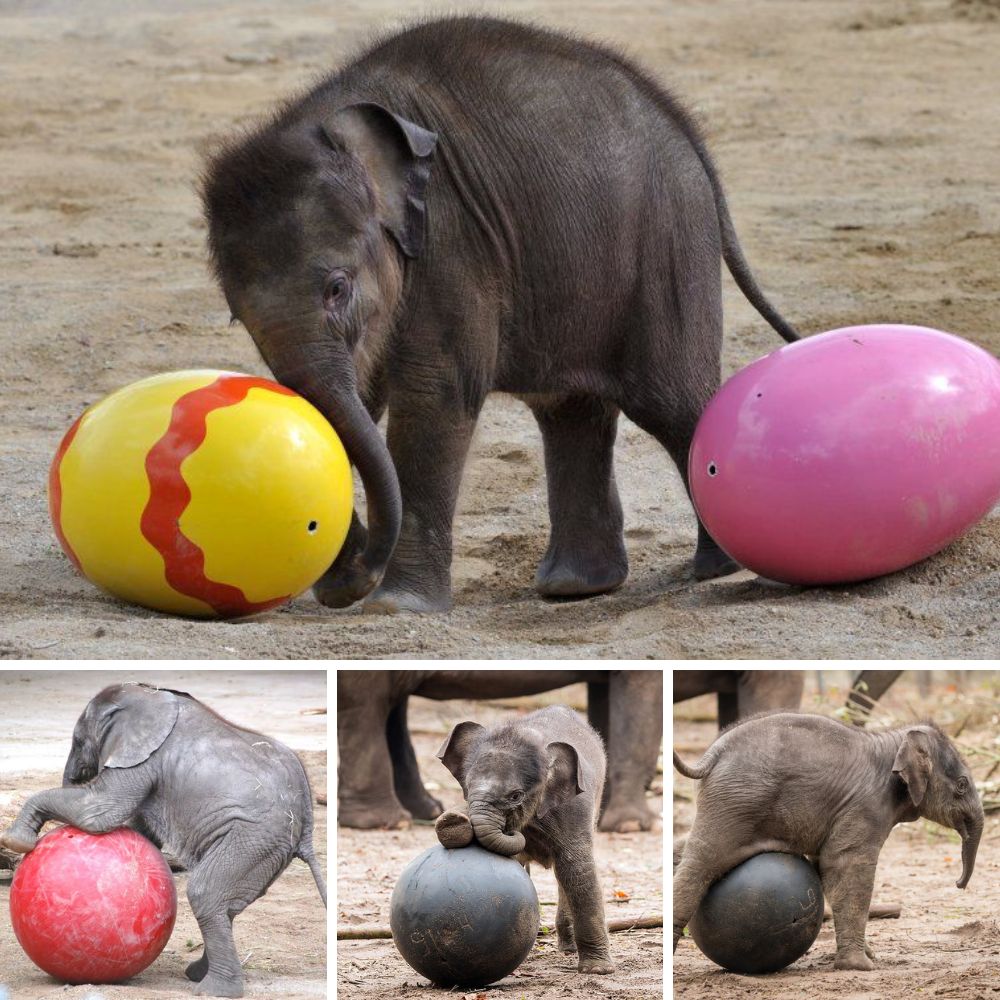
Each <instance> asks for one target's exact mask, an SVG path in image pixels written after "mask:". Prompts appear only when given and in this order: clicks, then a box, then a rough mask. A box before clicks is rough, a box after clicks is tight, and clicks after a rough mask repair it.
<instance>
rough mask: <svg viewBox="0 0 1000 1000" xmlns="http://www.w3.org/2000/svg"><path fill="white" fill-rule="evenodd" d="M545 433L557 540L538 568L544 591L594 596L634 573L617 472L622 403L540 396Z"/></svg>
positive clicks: (538, 413) (535, 405) (536, 406)
mask: <svg viewBox="0 0 1000 1000" xmlns="http://www.w3.org/2000/svg"><path fill="white" fill-rule="evenodd" d="M529 405H530V406H531V410H532V412H533V413H534V415H535V420H536V421H537V422H538V426H539V428H540V429H541V432H542V442H543V444H544V448H545V478H546V481H547V486H548V497H549V523H550V532H549V545H548V549H547V550H546V552H545V556H544V557H543V559H542V562H541V564H540V565H539V567H538V572H537V573H536V574H535V587H536V589H537V590H538V592H539V593H540V594H542V595H543V596H544V597H587V596H590V595H592V594H604V593H607V592H608V591H611V590H615V589H616V588H618V587H620V586H621V585H622V584H623V583H624V582H625V579H626V577H627V576H628V556H627V555H626V552H625V536H624V534H623V530H622V529H623V524H624V520H623V516H622V505H621V501H620V499H619V497H618V487H617V485H616V483H615V473H614V446H615V436H616V435H617V433H618V407H617V406H615V405H614V404H613V403H609V402H606V401H605V400H602V399H599V398H598V397H596V396H560V397H556V398H543V399H537V398H533V399H531V400H530V402H529Z"/></svg>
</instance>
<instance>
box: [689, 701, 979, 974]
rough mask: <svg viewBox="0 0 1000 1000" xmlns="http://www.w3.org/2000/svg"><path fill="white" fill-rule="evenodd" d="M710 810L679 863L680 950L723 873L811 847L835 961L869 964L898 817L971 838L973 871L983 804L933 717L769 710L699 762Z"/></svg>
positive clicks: (701, 810) (693, 774)
mask: <svg viewBox="0 0 1000 1000" xmlns="http://www.w3.org/2000/svg"><path fill="white" fill-rule="evenodd" d="M674 767H676V768H677V770H678V771H680V772H681V774H684V775H686V776H687V777H689V778H696V779H698V780H700V781H701V785H700V787H699V789H698V811H697V814H696V816H695V820H694V825H693V827H692V829H691V834H690V836H689V837H688V839H687V843H686V844H685V845H684V849H683V853H682V855H681V858H680V864H679V865H678V866H677V868H676V871H675V873H674V950H676V949H677V942H678V940H679V939H680V936H681V934H682V932H683V930H684V928H685V926H687V923H688V921H689V920H690V919H691V918H692V916H694V913H695V911H696V910H697V909H698V906H699V904H700V903H701V900H702V897H703V896H704V895H705V893H706V892H707V891H708V889H709V887H710V886H711V885H712V883H714V882H716V881H717V880H718V879H719V878H721V877H722V876H723V875H724V874H725V873H726V872H728V871H729V870H731V869H732V868H735V867H736V866H737V865H739V864H742V862H744V861H746V860H747V859H748V858H751V857H753V856H754V855H755V854H761V853H763V852H765V851H783V852H786V853H788V854H800V855H807V856H808V857H810V858H812V859H814V860H815V861H816V863H817V865H818V870H819V875H820V879H821V880H822V883H823V893H824V895H825V896H826V898H827V900H828V902H829V903H830V907H831V909H832V910H833V921H834V929H835V932H836V938H837V955H836V959H835V961H834V967H835V968H837V969H856V970H860V971H868V970H870V969H873V968H874V964H873V961H872V959H873V958H874V955H873V953H872V950H871V948H870V947H869V946H868V944H867V942H866V940H865V927H866V924H867V921H868V911H869V904H870V902H871V896H872V889H873V887H874V884H875V867H876V865H877V864H878V856H879V852H880V851H881V849H882V844H883V843H884V842H885V839H886V838H887V837H888V836H889V833H890V832H891V831H892V828H893V827H894V826H895V825H896V824H897V823H910V822H913V821H914V820H916V819H919V818H920V817H926V818H927V819H930V820H933V821H934V822H935V823H940V824H941V825H942V826H947V827H950V828H951V829H952V830H956V831H958V833H959V835H960V836H961V838H962V875H961V878H960V879H959V880H958V883H957V886H958V888H959V889H964V888H965V886H966V885H967V884H968V882H969V879H970V878H971V877H972V870H973V868H974V866H975V863H976V851H977V850H978V848H979V839H980V837H981V836H982V832H983V822H984V816H983V804H982V802H981V801H980V798H979V794H978V792H977V791H976V786H975V783H974V781H973V778H972V774H971V772H970V771H969V768H968V766H967V765H966V763H965V762H964V761H963V760H962V758H961V756H960V755H959V753H958V751H957V750H956V749H955V746H954V744H953V743H952V742H951V740H950V739H948V737H947V736H946V735H945V734H944V733H943V732H942V731H941V730H940V729H939V728H938V727H937V726H935V725H933V724H932V723H927V724H920V725H913V726H905V727H903V728H900V729H890V730H885V731H882V732H877V731H867V730H862V729H858V728H856V727H854V726H846V725H843V724H841V723H839V722H835V721H834V720H832V719H827V718H824V717H822V716H815V715H797V714H791V713H778V714H772V715H764V716H758V717H756V718H753V719H748V720H746V721H745V722H741V723H739V724H737V725H735V726H733V727H732V728H730V729H728V730H726V732H724V733H722V735H720V736H719V737H718V739H716V741H715V742H714V743H713V744H712V745H711V746H710V747H709V749H708V751H707V752H706V753H705V756H704V757H702V759H701V760H700V761H699V762H698V763H697V764H694V765H687V764H685V763H684V762H683V761H681V759H680V758H679V757H678V756H677V753H676V752H675V753H674Z"/></svg>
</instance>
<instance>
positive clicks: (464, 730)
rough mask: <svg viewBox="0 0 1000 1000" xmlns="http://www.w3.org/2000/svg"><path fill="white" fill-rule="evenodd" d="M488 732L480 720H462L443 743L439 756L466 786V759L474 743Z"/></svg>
mask: <svg viewBox="0 0 1000 1000" xmlns="http://www.w3.org/2000/svg"><path fill="white" fill-rule="evenodd" d="M485 732H486V727H485V726H481V725H479V723H478V722H460V723H459V724H458V725H457V726H455V728H454V729H453V730H452V731H451V732H450V733H449V734H448V738H447V739H446V740H445V741H444V743H442V744H441V749H440V750H438V752H437V758H438V760H439V761H441V763H442V764H444V766H445V767H446V768H448V770H449V771H451V773H452V774H453V775H454V776H455V780H456V781H458V783H459V784H460V785H461V786H462V788H465V781H464V780H463V779H464V777H465V759H466V757H468V755H469V750H470V749H471V748H472V744H473V743H475V742H476V741H477V740H478V739H479V738H480V737H481V736H482V735H483V733H485Z"/></svg>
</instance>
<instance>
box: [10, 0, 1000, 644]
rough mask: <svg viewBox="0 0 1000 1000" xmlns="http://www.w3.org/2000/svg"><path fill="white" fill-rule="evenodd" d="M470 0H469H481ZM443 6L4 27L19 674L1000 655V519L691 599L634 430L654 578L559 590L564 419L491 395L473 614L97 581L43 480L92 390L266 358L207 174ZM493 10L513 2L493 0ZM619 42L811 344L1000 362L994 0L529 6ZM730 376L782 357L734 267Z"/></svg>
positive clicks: (473, 528)
mask: <svg viewBox="0 0 1000 1000" xmlns="http://www.w3.org/2000/svg"><path fill="white" fill-rule="evenodd" d="M449 7H450V9H452V10H471V9H473V8H472V7H471V6H469V5H467V4H465V3H462V2H458V3H453V4H451V5H449ZM440 9H441V5H440V4H438V3H436V2H435V3H422V2H415V0H410V2H406V0H358V2H353V3H338V4H333V5H330V4H321V3H302V2H297V3H288V4H278V3H275V2H274V0H271V2H266V0H246V2H242V3H240V4H231V3H223V2H221V0H214V2H213V0H193V2H188V3H184V4H164V3H161V2H159V0H137V2H135V3H130V4H129V5H128V8H127V13H126V12H125V10H124V8H122V6H121V5H120V4H119V3H117V2H115V0H92V2H89V3H87V4H85V5H80V4H75V3H71V2H69V0H21V2H18V3H14V4H6V5H4V7H3V10H2V11H0V84H2V86H0V177H3V185H2V188H3V190H2V197H0V274H2V278H0V304H2V308H0V479H2V482H3V484H4V489H3V491H2V492H0V606H2V607H3V609H4V615H3V621H2V622H0V654H2V655H5V656H8V657H16V658H22V657H49V658H51V657H55V658H75V657H88V658H105V657H113V658H122V657H174V656H181V657H185V658H196V657H211V658H227V657H265V658H273V657H323V656H338V657H424V656H465V657H479V656H483V657H529V658H534V657H636V658H641V657H667V658H671V657H711V658H733V657H765V658H769V657H792V658H799V657H829V656H837V657H847V658H856V657H874V658H882V657H904V658H926V657H962V658H973V657H984V656H989V655H992V654H993V653H994V652H995V650H996V648H997V639H998V635H1000V623H998V611H997V605H996V603H995V602H996V596H997V593H998V592H1000V516H998V513H1000V512H998V511H994V512H993V515H992V516H991V517H990V518H988V519H987V520H986V521H985V522H983V523H981V524H980V525H979V526H978V527H977V528H975V529H974V530H973V531H971V532H970V533H969V534H968V535H967V536H966V537H965V538H964V539H963V540H961V541H960V542H958V543H957V544H955V545H953V546H952V547H951V548H950V549H948V550H947V551H946V552H944V553H942V554H940V555H939V556H937V557H935V558H933V559H931V560H930V561H928V562H926V563H924V564H921V565H918V566H916V567H913V568H911V569H909V570H907V571H904V572H902V573H898V574H896V575H894V576H890V577H887V578H883V579H881V580H877V581H874V582H871V583H867V584H864V585H859V586H851V587H841V588H823V589H815V590H806V591H802V590H798V589H794V588H787V587H780V586H773V585H767V584H764V583H762V582H760V581H759V580H758V579H757V578H756V577H755V576H754V575H753V574H751V573H748V572H744V573H741V574H739V575H737V576H733V577H729V578H727V579H724V580H722V581H718V582H714V583H701V584H699V583H695V582H694V581H693V580H692V579H691V577H690V575H689V564H688V560H689V558H690V555H691V552H692V549H693V543H694V537H695V522H694V518H693V515H692V512H691V508H690V506H689V505H688V504H687V502H686V500H685V499H684V496H683V491H682V489H681V485H680V480H679V477H678V475H677V473H676V470H675V469H674V467H673V466H672V464H671V463H670V462H669V461H668V459H667V458H666V456H665V454H664V453H663V452H662V450H661V449H660V447H659V446H658V445H657V444H656V443H655V442H654V441H653V440H652V439H651V438H649V437H647V436H646V435H645V434H643V433H642V432H640V431H639V430H638V429H637V428H636V427H634V426H633V425H631V424H629V423H628V422H623V424H622V427H621V432H620V437H619V446H618V452H617V468H618V473H617V474H618V481H619V484H620V488H621V494H622V498H623V503H624V508H625V519H626V529H627V540H628V546H629V555H630V560H631V566H632V572H631V577H630V579H629V581H628V583H627V584H626V586H625V587H624V588H622V589H621V590H620V591H619V592H618V593H616V594H612V595H608V596H604V597H600V598H596V599H592V600H588V601H584V602H575V603H573V602H570V603H551V602H545V601H543V600H541V599H539V598H538V597H537V596H536V595H535V593H534V591H533V589H532V580H533V574H534V570H535V567H536V565H537V563H538V561H539V559H540V557H541V555H542V553H543V551H544V549H545V545H546V539H547V531H548V526H547V515H546V505H545V484H544V474H543V469H542V461H541V447H540V440H539V436H538V432H537V430H536V427H535V425H534V422H533V419H532V417H531V415H530V414H529V412H528V410H527V409H526V408H525V407H524V406H523V405H522V404H520V403H518V402H516V401H514V400H512V399H510V398H507V397H499V396H498V397H494V398H491V399H490V401H489V402H488V405H487V407H486V410H485V412H484V414H483V417H482V420H481V422H480V426H479V430H478V434H477V438H476V441H475V442H474V444H473V448H472V452H471V455H470V458H469V462H468V464H467V467H466V475H465V479H464V485H463V492H462V496H461V500H460V505H459V512H458V516H457V521H456V525H455V538H456V546H455V548H456V560H455V590H456V607H455V609H454V611H452V612H451V613H450V614H447V615H444V616H436V617H433V618H421V617H415V616H412V615H403V616H400V617H396V618H392V619H385V618H374V619H373V618H370V617H366V616H363V615H361V614H360V613H359V612H357V611H350V612H340V613H337V612H333V611H329V610H326V609H323V608H321V607H319V606H318V605H317V604H316V603H315V602H314V601H313V600H312V598H311V597H310V596H305V597H303V598H300V599H299V600H296V601H295V602H293V603H292V604H291V606H290V607H288V608H287V609H285V610H281V611H275V612H272V613H269V614H265V615H262V616H260V617H259V618H256V619H254V620H253V621H249V622H244V623H239V624H221V623H208V624H206V623H192V622H188V621H181V620H176V619H170V618H165V617H161V616H159V615H155V614H152V613H148V612H145V611H142V610H138V609H135V608H129V607H125V606H123V605H122V604H120V603H118V602H116V601H115V600H113V599H111V598H109V597H107V596H104V595H103V594H100V593H98V592H97V591H96V590H95V589H94V588H92V587H91V586H90V585H89V584H88V583H87V582H86V581H84V580H82V579H81V578H79V577H78V576H77V575H76V574H75V573H74V572H73V570H72V568H71V566H70V564H69V562H68V561H67V559H66V558H65V557H64V556H63V555H62V553H61V552H60V550H59V548H58V546H57V544H56V541H55V539H54V537H53V534H52V531H51V529H50V525H49V519H48V514H47V508H46V501H45V476H46V470H47V468H48V465H49V462H50V460H51V458H52V455H53V453H54V451H55V448H56V445H57V444H58V442H59V440H60V438H61V436H62V434H63V433H64V431H65V430H66V428H67V427H68V426H69V424H70V423H71V422H72V421H73V420H74V419H75V418H76V416H77V415H78V414H79V413H80V411H81V410H82V409H83V408H84V406H85V405H86V404H87V403H90V402H93V401H95V400H96V399H98V398H100V397H101V396H103V395H104V394H105V393H107V392H109V391H110V390H112V389H115V388H117V387H119V386H121V385H123V384H126V383H128V382H131V381H132V380H134V379H137V378H140V377H142V376H146V375H149V374H152V373H156V372H161V371H166V370H170V369H178V368H188V367H195V366H198V367H214V368H229V369H236V370H245V371H251V372H255V373H263V372H264V369H263V368H262V365H261V362H260V361H259V359H258V357H257V355H256V353H255V350H254V348H253V346H252V344H251V341H250V339H249V337H248V336H247V335H246V333H245V332H244V331H243V330H242V329H230V328H229V327H228V318H229V317H228V312H227V310H226V308H225V304H224V302H223V299H222V297H221V294H220V293H219V292H218V291H217V290H216V288H215V287H214V286H213V284H212V282H211V281H210V279H209V275H208V271H207V268H206V266H205V252H204V235H205V234H204V226H203V223H202V221H201V220H200V217H199V207H198V203H197V198H196V195H195V187H194V183H195V178H196V176H197V173H198V169H199V163H200V158H201V155H202V153H203V152H204V151H205V150H206V149H207V148H208V147H209V144H210V142H211V141H212V139H213V137H217V136H219V135H221V134H224V133H226V132H228V131H230V129H231V128H232V127H233V125H234V124H236V123H239V122H246V121H248V120H249V119H250V118H251V117H252V116H254V115H255V114H257V113H259V112H261V111H262V110H264V109H265V108H267V107H268V105H269V104H270V103H271V102H272V101H274V100H275V99H277V98H279V97H281V96H283V95H286V94H288V93H289V92H292V91H295V90H296V89H297V88H302V87H304V86H306V85H307V84H308V83H310V82H311V81H312V80H313V79H315V78H316V76H317V75H318V74H320V73H322V72H323V71H325V70H328V69H330V68H332V67H334V66H336V65H338V64H339V63H341V62H342V61H343V60H344V58H345V57H346V56H347V55H348V54H349V53H351V52H352V50H354V49H355V47H356V46H357V45H359V44H360V43H361V42H362V41H363V40H364V39H365V38H366V37H367V35H368V33H369V32H370V31H371V30H372V29H375V28H379V27H386V26H392V25H395V24H398V23H400V21H401V19H405V18H407V17H411V16H413V15H416V14H418V13H421V12H427V11H434V10H440ZM475 9H477V10H482V9H490V8H489V5H480V4H476V6H475ZM492 9H493V10H495V11H499V10H502V12H504V13H507V14H511V15H520V16H525V17H533V18H535V19H536V20H538V21H539V22H541V23H544V24H546V25H551V26H555V27H560V28H569V29H576V30H579V31H580V32H582V33H584V34H586V35H588V36H593V37H595V38H598V39H603V40H607V41H610V42H613V43H616V44H619V45H621V46H623V47H624V48H625V50H626V51H628V52H630V53H631V54H632V55H634V56H635V57H636V58H637V59H638V60H639V61H640V62H641V63H642V64H643V65H645V66H646V67H648V68H650V69H651V70H652V71H653V72H654V73H655V74H656V75H657V76H658V77H660V78H661V79H662V80H664V81H666V82H667V83H668V84H669V85H671V86H673V87H674V88H675V89H676V90H677V91H678V92H679V93H680V94H682V95H684V97H685V98H686V100H687V101H688V103H689V104H690V105H691V106H692V107H693V108H694V110H695V111H696V112H697V113H698V114H699V115H700V116H701V117H702V119H703V120H704V122H705V125H706V128H707V131H708V134H709V137H710V141H711V147H712V149H713V150H714V153H715V156H716V159H717V161H718V164H719V166H720V168H721V171H722V173H723V176H724V178H725V181H726V183H727V186H728V191H729V200H730V204H731V208H732V212H733V215H734V218H735V221H736V225H737V229H738V230H739V232H740V234H741V237H742V240H743V245H744V248H745V250H746V252H747V255H748V257H749V259H750V261H751V262H752V264H753V265H754V267H755V269H756V272H757V274H758V276H759V278H760V281H761V283H762V285H763V286H764V287H765V288H766V289H767V291H768V293H769V294H770V295H771V296H772V297H773V299H774V301H775V302H776V303H777V304H778V305H779V307H780V308H781V309H782V310H783V311H784V313H785V314H786V315H787V316H788V318H789V319H791V320H792V321H793V322H795V323H796V324H797V325H798V326H799V327H800V328H801V329H802V330H803V331H805V332H808V333H815V332H818V331H821V330H824V329H829V328H832V327H836V326H840V325H844V324H850V323H859V322H875V321H885V320H889V321H895V322H904V323H922V324H926V325H931V326H936V327H940V328H943V329H947V330H950V331H953V332H955V333H958V334H961V335H963V336H965V337H968V338H970V339H971V340H973V341H975V342H977V343H979V344H981V345H982V346H984V347H986V348H987V349H989V350H992V351H993V352H994V353H996V352H1000V326H998V325H997V322H996V317H997V313H998V305H1000V293H998V287H997V280H996V276H997V273H998V271H1000V189H998V186H997V173H996V165H997V162H1000V102H998V101H996V99H995V98H996V93H997V90H998V87H1000V61H998V60H997V59H996V52H997V51H998V49H1000V18H998V15H1000V6H998V3H997V0H810V2H809V3H801V2H800V0H719V2H714V3H711V4H706V3H702V2H695V0H678V2H675V3H671V4H662V3H642V2H639V0H631V2H622V3H600V2H587V3H581V2H580V0H510V2H506V3H504V4H502V5H493V7H492ZM725 296H726V297H725V308H726V316H727V322H726V327H727V337H726V346H725V355H724V368H725V372H726V374H730V373H732V372H734V371H735V370H737V369H738V368H740V367H743V366H744V365H746V364H747V363H749V362H750V361H751V360H753V359H755V358H756V357H758V356H760V355H762V354H765V353H767V352H769V351H771V350H773V349H774V348H776V347H778V346H780V342H779V340H778V338H777V335H776V334H774V333H773V331H771V330H770V329H769V328H768V327H766V325H765V324H764V322H763V321H762V320H761V319H760V318H759V317H758V316H757V315H756V314H755V313H754V312H753V311H752V309H751V307H750V306H749V305H748V304H747V303H746V302H745V301H744V300H743V298H742V297H741V295H740V294H739V292H738V291H737V290H736V288H735V286H734V285H733V283H732V282H731V281H730V280H729V279H728V278H727V279H726V291H725Z"/></svg>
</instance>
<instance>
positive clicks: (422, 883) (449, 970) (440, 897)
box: [389, 844, 538, 988]
mask: <svg viewBox="0 0 1000 1000" xmlns="http://www.w3.org/2000/svg"><path fill="white" fill-rule="evenodd" d="M389 926H390V927H391V928H392V940H393V942H394V943H395V945H396V948H397V949H398V950H399V953H400V955H402V956H403V958H404V959H405V960H406V962H407V963H408V964H409V965H410V966H411V967H412V968H414V969H416V971H417V972H419V973H420V974H421V975H422V976H426V977H427V978H428V979H429V980H430V981H431V982H432V983H436V984H437V985H438V986H446V987H452V986H461V987H466V988H468V987H473V986H488V985H489V984H490V983H495V982H496V981H497V980H498V979H503V977H504V976H506V975H509V974H510V973H511V972H513V971H514V970H515V969H516V968H517V967H518V966H519V965H520V964H521V963H522V962H523V961H524V959H525V958H526V957H527V955H528V952H530V951H531V947H532V945H533V944H534V943H535V937H536V935H537V934H538V896H537V895H536V894H535V887H534V885H532V882H531V879H530V878H529V877H528V873H527V872H526V871H525V870H524V869H523V868H522V867H521V865H519V864H518V863H517V862H516V861H514V860H513V859H512V858H505V857H503V856H502V855H500V854H493V853H492V852H490V851H486V850H484V849H483V848H481V847H479V846H478V845H476V844H470V845H469V846H468V847H462V848H459V849H457V850H449V849H448V848H446V847H442V846H441V845H440V844H436V845H435V846H434V847H432V848H430V849H429V850H427V851H424V853H423V854H421V855H420V856H419V857H418V858H416V859H415V860H414V861H411V862H410V864H409V865H407V866H406V868H404V869H403V873H402V874H401V875H400V876H399V881H398V882H397V883H396V888H395V889H394V890H393V892H392V902H391V904H390V911H389Z"/></svg>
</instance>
